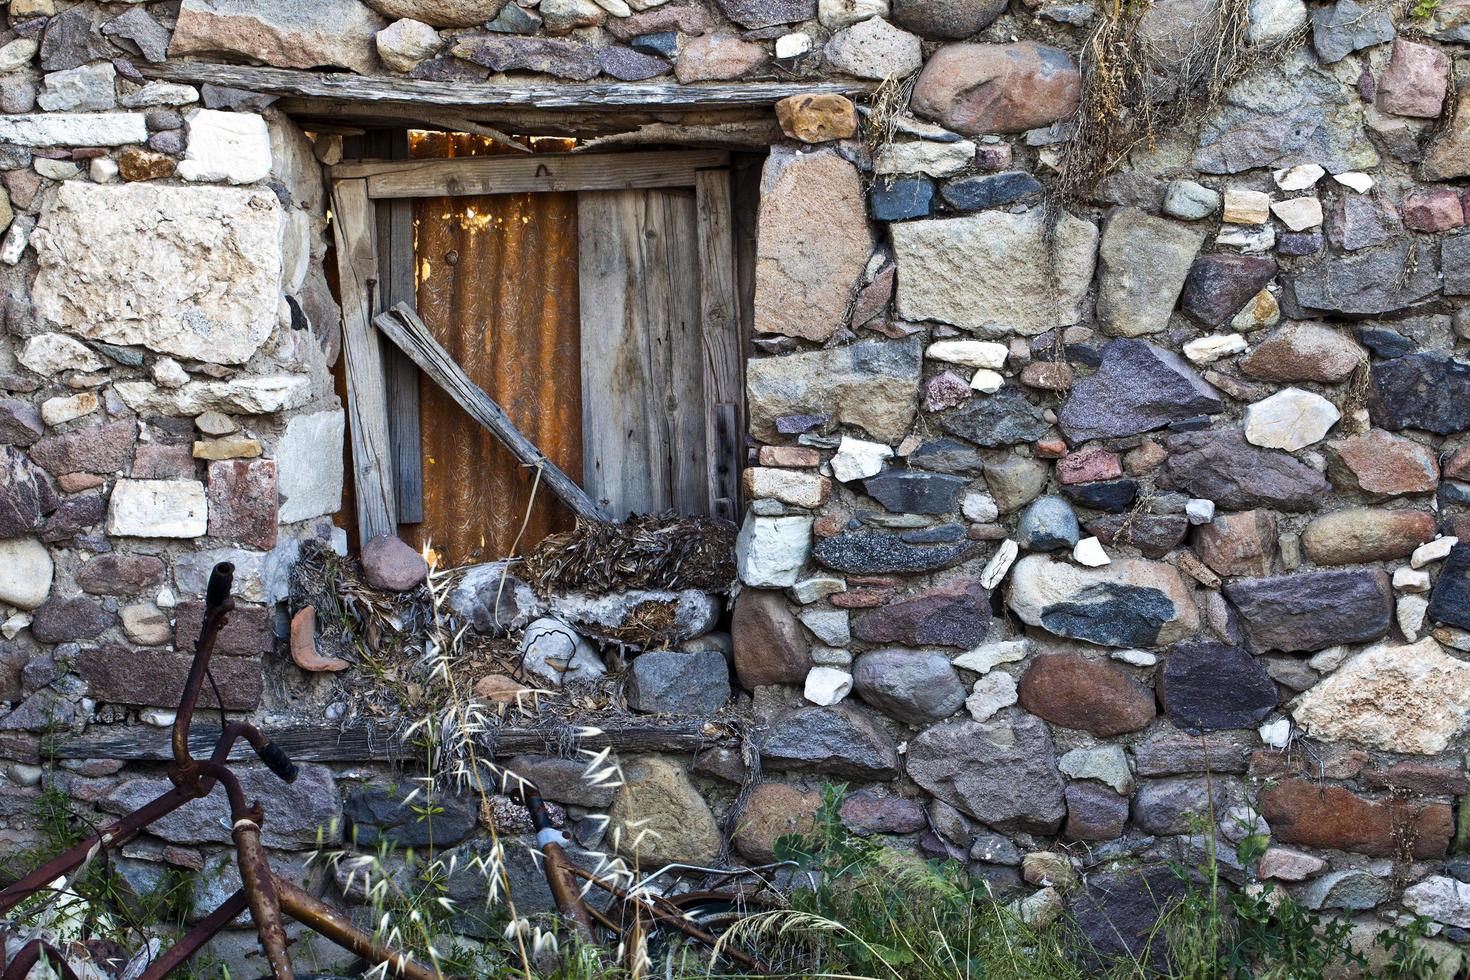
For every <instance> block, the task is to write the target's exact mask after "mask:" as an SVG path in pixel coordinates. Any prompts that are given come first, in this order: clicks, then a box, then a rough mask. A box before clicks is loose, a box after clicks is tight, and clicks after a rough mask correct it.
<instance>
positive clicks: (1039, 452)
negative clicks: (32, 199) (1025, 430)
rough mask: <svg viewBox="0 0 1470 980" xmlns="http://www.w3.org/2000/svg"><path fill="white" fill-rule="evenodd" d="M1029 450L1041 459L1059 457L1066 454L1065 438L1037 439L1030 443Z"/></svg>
mask: <svg viewBox="0 0 1470 980" xmlns="http://www.w3.org/2000/svg"><path fill="white" fill-rule="evenodd" d="M1031 452H1032V454H1033V455H1035V456H1037V457H1039V458H1041V459H1061V458H1062V457H1063V456H1065V455H1067V440H1065V439H1060V438H1056V439H1038V440H1037V441H1036V442H1034V443H1032V444H1031Z"/></svg>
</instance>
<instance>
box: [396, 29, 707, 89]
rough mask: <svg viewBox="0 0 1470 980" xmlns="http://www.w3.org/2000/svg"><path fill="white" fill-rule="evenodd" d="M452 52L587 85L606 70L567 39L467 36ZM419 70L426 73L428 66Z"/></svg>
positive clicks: (495, 65)
mask: <svg viewBox="0 0 1470 980" xmlns="http://www.w3.org/2000/svg"><path fill="white" fill-rule="evenodd" d="M686 50H688V49H687V48H686ZM449 53H450V54H451V55H453V56H454V57H455V58H460V59H463V60H464V61H469V62H473V63H474V64H477V65H483V66H484V67H486V68H489V69H490V70H491V71H495V72H509V71H528V72H540V73H543V74H547V75H554V76H556V77H557V78H565V79H569V80H571V81H581V82H585V81H587V80H589V79H592V78H595V77H597V74H598V73H599V72H600V71H601V70H602V66H601V65H599V64H598V63H597V54H596V52H595V51H593V49H592V48H590V47H587V46H586V45H583V44H580V43H578V42H576V41H572V40H566V39H563V38H547V37H519V36H516V35H511V34H493V33H492V34H463V35H460V36H459V37H458V38H457V39H456V40H455V41H454V43H453V45H452V46H451V47H450V49H449ZM431 63H432V62H430V63H426V64H431ZM419 67H420V70H422V68H423V67H425V66H424V65H421V66H419ZM681 81H682V79H681Z"/></svg>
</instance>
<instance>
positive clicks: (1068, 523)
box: [1016, 496, 1082, 551]
mask: <svg viewBox="0 0 1470 980" xmlns="http://www.w3.org/2000/svg"><path fill="white" fill-rule="evenodd" d="M1081 537H1082V529H1081V528H1080V527H1079V526H1078V524H1077V515H1076V513H1074V512H1073V510H1072V506H1071V505H1070V504H1068V503H1067V502H1066V501H1065V500H1063V499H1062V498H1061V497H1051V496H1047V497H1041V498H1040V499H1038V500H1035V501H1033V502H1032V503H1031V504H1030V506H1028V507H1027V508H1026V509H1025V510H1024V511H1023V512H1022V513H1021V521H1020V523H1019V524H1018V525H1016V543H1017V544H1019V545H1020V546H1021V547H1023V548H1026V549H1028V550H1030V551H1056V550H1057V549H1059V548H1071V547H1072V546H1073V545H1075V544H1076V543H1077V541H1078V540H1079V539H1080V538H1081Z"/></svg>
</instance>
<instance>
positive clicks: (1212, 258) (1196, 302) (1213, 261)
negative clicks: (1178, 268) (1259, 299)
mask: <svg viewBox="0 0 1470 980" xmlns="http://www.w3.org/2000/svg"><path fill="white" fill-rule="evenodd" d="M1275 275H1276V262H1275V261H1274V260H1273V259H1268V258H1261V257H1259V256H1252V255H1237V254H1235V253H1233V252H1211V253H1209V254H1206V255H1201V256H1199V257H1198V258H1197V259H1195V260H1194V263H1193V264H1192V265H1191V266H1190V267H1189V274H1188V276H1186V277H1185V279H1184V287H1183V292H1182V295H1181V304H1180V307H1181V309H1182V310H1183V311H1184V312H1185V313H1186V314H1188V315H1189V316H1190V317H1191V318H1192V319H1194V320H1195V321H1197V322H1199V323H1201V324H1204V325H1205V326H1207V327H1218V326H1220V325H1221V324H1223V323H1225V322H1226V321H1227V320H1230V319H1231V318H1232V317H1234V316H1235V315H1236V314H1237V313H1238V312H1239V311H1240V309H1241V307H1243V306H1245V305H1246V304H1247V303H1248V302H1250V300H1251V297H1253V296H1255V295H1257V294H1258V293H1259V292H1260V291H1261V290H1262V289H1264V288H1265V287H1266V284H1267V283H1269V282H1270V281H1271V279H1272V278H1273V277H1274V276H1275ZM1165 325H1167V318H1166V324H1165Z"/></svg>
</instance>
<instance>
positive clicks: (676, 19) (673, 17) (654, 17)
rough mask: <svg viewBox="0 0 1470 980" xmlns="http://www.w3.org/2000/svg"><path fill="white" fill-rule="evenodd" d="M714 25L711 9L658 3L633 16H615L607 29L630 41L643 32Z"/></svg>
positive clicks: (689, 30)
mask: <svg viewBox="0 0 1470 980" xmlns="http://www.w3.org/2000/svg"><path fill="white" fill-rule="evenodd" d="M713 26H714V20H713V18H712V17H711V16H710V12H709V11H708V10H706V9H705V8H703V7H700V6H693V5H691V6H672V5H671V6H668V7H656V8H654V9H653V10H640V11H638V12H637V13H636V14H633V15H632V16H631V17H613V18H611V19H610V20H609V21H608V22H607V23H606V24H605V25H604V27H605V29H606V30H607V32H608V33H609V34H611V35H612V36H613V37H615V38H617V39H618V40H619V41H631V40H632V39H633V38H635V37H638V36H639V35H641V34H659V33H662V32H663V31H677V32H678V33H680V34H703V33H704V32H705V31H708V30H709V29H710V28H711V27H713Z"/></svg>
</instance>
